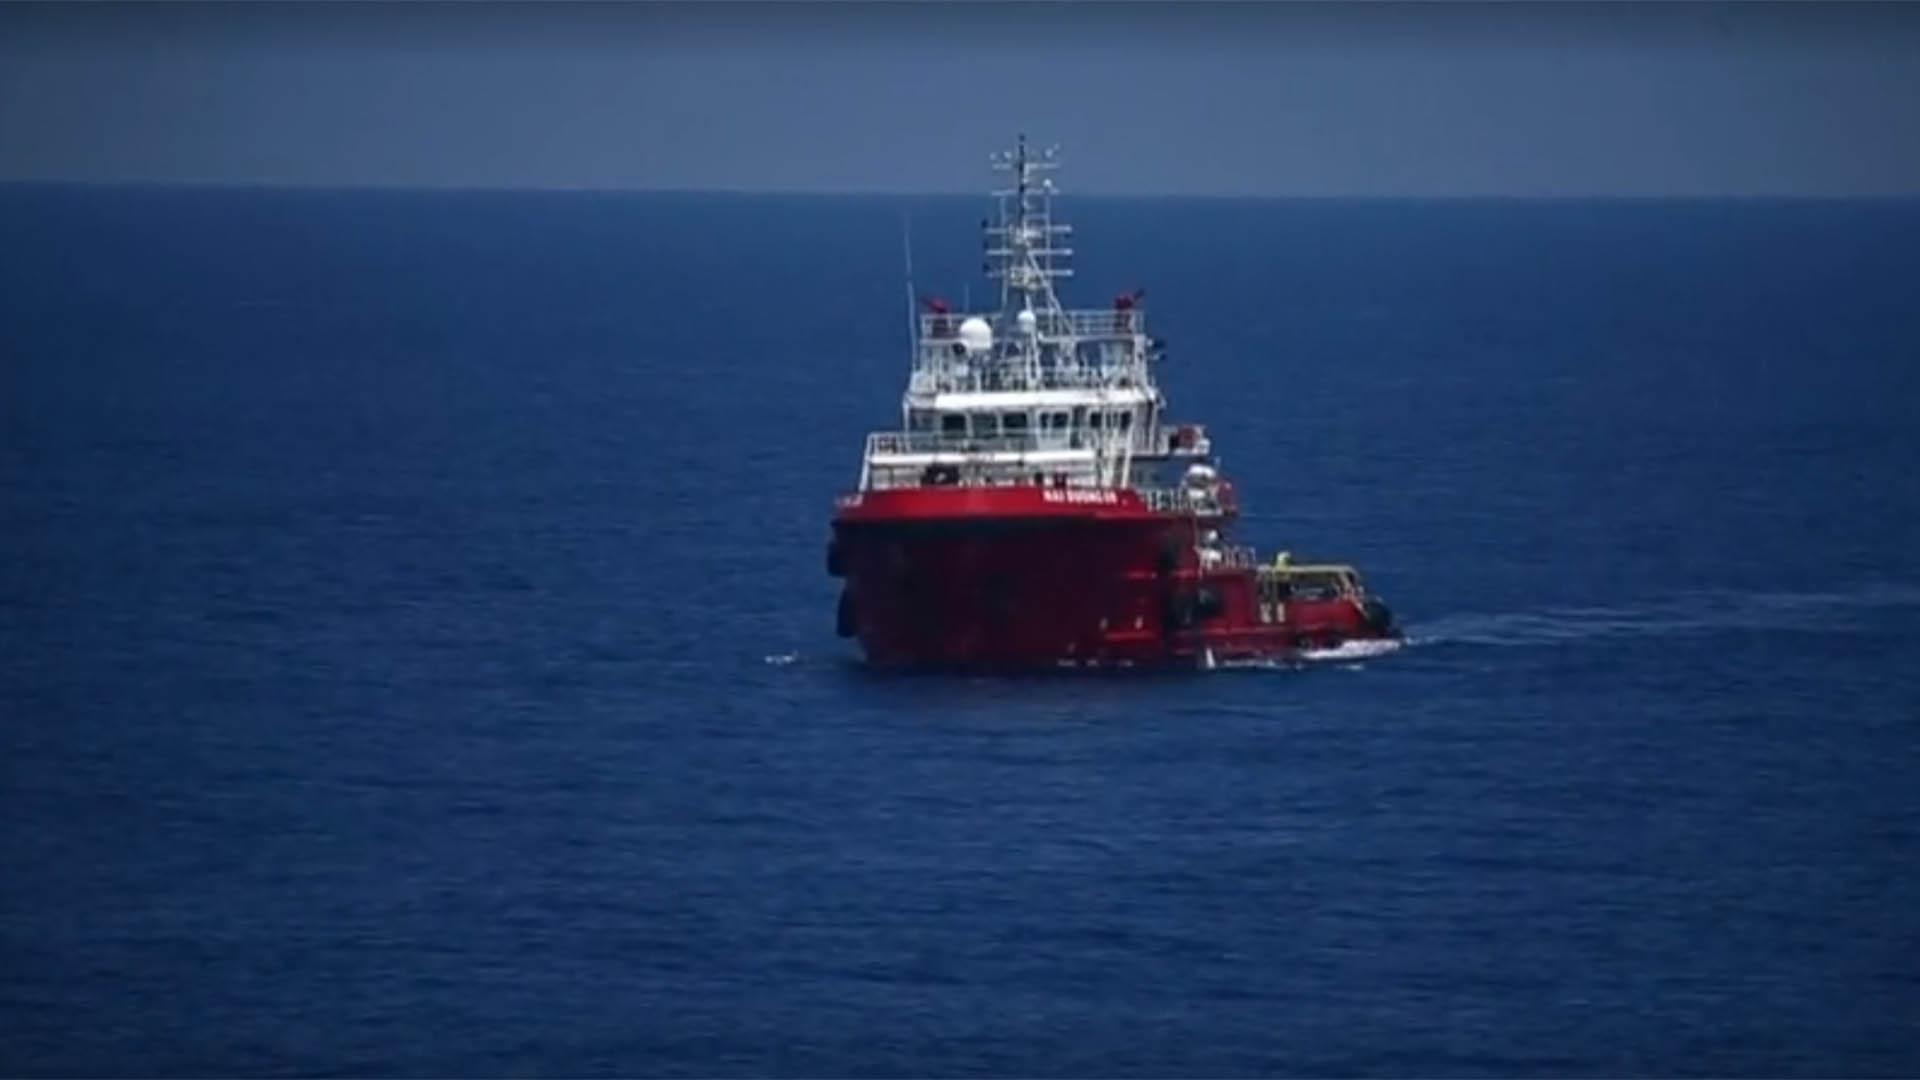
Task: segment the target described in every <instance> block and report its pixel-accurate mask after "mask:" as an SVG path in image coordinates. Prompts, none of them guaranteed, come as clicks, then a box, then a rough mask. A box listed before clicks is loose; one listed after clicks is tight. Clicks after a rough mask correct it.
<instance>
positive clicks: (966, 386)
mask: <svg viewBox="0 0 1920 1080" xmlns="http://www.w3.org/2000/svg"><path fill="white" fill-rule="evenodd" d="M1150 385H1151V381H1150V380H1149V379H1148V377H1147V373H1146V371H1145V370H1144V369H1143V368H1141V367H1140V365H1138V364H1134V363H1128V362H1122V363H1115V364H1077V365H1070V366H1067V365H1060V364H1051V363H1049V364H1042V365H1040V367H1039V369H1038V371H1037V372H1035V373H1034V374H1032V375H1029V374H1028V372H1027V371H1026V370H1025V369H1024V368H1022V367H1021V366H1019V365H1018V364H1010V363H1007V362H1005V361H994V362H991V363H986V364H969V365H967V366H966V368H965V369H964V371H956V370H953V369H951V368H950V367H949V365H947V364H946V363H945V362H944V361H942V362H933V361H924V362H922V363H921V365H920V366H919V367H917V368H915V369H914V371H913V374H912V375H910V376H908V384H907V388H908V391H909V392H911V393H915V394H939V393H950V392H955V391H960V392H964V391H979V390H989V391H991V390H1129V389H1133V388H1136V387H1143V386H1150Z"/></svg>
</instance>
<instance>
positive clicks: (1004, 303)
mask: <svg viewBox="0 0 1920 1080" xmlns="http://www.w3.org/2000/svg"><path fill="white" fill-rule="evenodd" d="M994 164H995V167H996V168H997V169H1000V170H1002V171H1005V172H1008V173H1010V174H1011V181H1012V183H1011V186H1010V187H1009V188H1007V189H1006V190H1004V191H1000V192H996V196H997V198H998V202H999V217H998V221H997V222H996V223H994V224H991V225H989V226H987V228H986V233H987V256H988V259H989V270H990V272H991V274H992V276H994V277H996V278H998V279H999V280H1000V282H1001V289H1000V294H1001V295H1000V306H999V309H998V310H997V311H994V312H990V313H981V314H963V313H956V312H952V311H949V310H948V309H947V307H946V305H945V304H944V303H941V302H938V301H935V302H931V303H930V304H929V305H928V307H929V309H930V310H928V311H927V312H925V313H923V314H921V315H920V316H919V318H918V326H917V334H916V335H915V336H916V340H915V342H914V367H913V372H912V376H911V378H910V380H909V382H908V386H907V390H906V393H905V395H904V396H903V399H902V413H903V416H904V420H905V426H904V427H903V428H902V429H900V430H895V431H882V432H875V433H873V434H871V435H869V436H868V437H867V446H866V454H865V457H864V459H863V461H862V465H861V470H860V483H859V488H858V490H856V491H853V492H851V493H848V494H845V495H842V496H841V497H840V498H839V499H838V500H837V508H836V513H835V515H834V519H833V537H832V539H831V541H830V542H829V544H828V549H827V570H828V572H829V573H830V574H832V575H834V576H836V577H841V578H844V579H845V587H844V588H843V590H842V592H841V595H840V604H839V613H838V620H837V622H838V631H839V633H840V634H841V635H842V636H844V637H853V638H858V639H859V642H860V645H861V647H862V649H863V650H864V651H865V654H866V657H867V660H868V662H869V663H870V664H872V665H874V666H877V667H888V668H963V669H965V668H993V669H1018V668H1034V667H1058V666H1068V667H1108V666H1111V667H1155V666H1168V665H1174V666H1185V667H1192V666H1202V667H1207V666H1213V665H1215V664H1218V663H1231V662H1235V661H1248V660H1272V659H1285V658H1288V657H1291V656H1294V655H1297V654H1299V653H1302V652H1306V651H1309V650H1323V649H1334V648H1338V647H1340V646H1343V645H1345V644H1347V643H1349V642H1354V641H1387V640H1393V639H1397V638H1398V637H1399V632H1398V630H1397V629H1396V628H1395V626H1394V622H1393V616H1392V613H1391V612H1390V611H1389V610H1388V609H1387V606H1386V605H1385V604H1384V603H1382V602H1381V601H1380V600H1378V599H1377V598H1374V597H1371V596H1369V595H1368V593H1367V592H1366V589H1365V587H1364V586H1363V585H1362V583H1361V580H1360V575H1359V574H1358V572H1356V571H1355V570H1354V569H1353V568H1352V567H1350V566H1344V565H1337V564H1317V565H1308V564H1296V563H1293V562H1292V561H1291V560H1290V559H1289V557H1288V556H1287V555H1285V554H1282V555H1280V556H1278V557H1277V558H1275V559H1274V560H1272V561H1271V562H1262V561H1261V560H1259V559H1258V558H1256V557H1255V555H1254V552H1253V551H1252V550H1251V549H1250V548H1246V547H1242V546H1239V545H1236V544H1233V543H1230V542H1228V540H1227V539H1226V537H1227V536H1228V534H1229V533H1230V531H1231V529H1232V526H1233V524H1234V522H1235V520H1236V519H1237V518H1238V516H1239V505H1238V502H1237V500H1236V499H1235V497H1234V493H1233V487H1232V485H1231V484H1230V483H1229V482H1228V481H1227V479H1226V477H1225V476H1224V475H1222V473H1221V472H1220V469H1219V464H1218V462H1217V461H1216V460H1215V459H1214V457H1213V454H1212V446H1211V442H1210V440H1209V439H1208V437H1207V434H1206V432H1205V430H1204V429H1203V428H1202V427H1201V426H1199V425H1196V424H1181V423H1173V422H1169V421H1168V420H1167V418H1166V415H1165V410H1166V400H1165V397H1164V396H1163V395H1162V394H1161V392H1160V390H1159V388H1158V387H1157V386H1156V385H1155V382H1154V378H1153V365H1154V363H1155V362H1156V361H1157V360H1158V359H1159V354H1160V350H1159V342H1157V341H1156V340H1155V339H1153V338H1152V337H1150V336H1149V335H1148V334H1147V333H1146V327H1145V313H1144V312H1143V311H1142V310H1141V307H1140V299H1141V296H1142V294H1140V293H1138V292H1135V293H1130V294H1126V295H1122V296H1120V297H1118V298H1116V299H1115V300H1114V302H1113V304H1112V306H1111V307H1109V308H1103V309H1096V310H1070V309H1067V308H1063V307H1062V306H1061V304H1060V301H1059V299H1058V297H1057V296H1056V294H1055V290H1054V286H1053V283H1054V281H1055V280H1056V279H1060V278H1064V277H1068V276H1070V275H1071V273H1072V271H1071V270H1069V269H1068V268H1067V267H1066V265H1065V261H1066V258H1067V257H1068V256H1069V255H1070V254H1071V251H1070V249H1069V248H1067V247H1066V246H1064V241H1065V240H1066V238H1067V237H1068V236H1069V235H1070V229H1069V227H1068V226H1066V225H1063V224H1057V223H1056V222H1055V221H1054V218H1053V214H1052V195H1053V185H1052V182H1051V181H1050V180H1047V179H1045V174H1046V173H1048V172H1049V171H1051V170H1052V169H1053V168H1054V166H1055V164H1056V162H1055V160H1054V153H1053V151H1051V150H1049V151H1047V152H1045V153H1044V154H1041V155H1038V156H1037V157H1030V156H1029V155H1028V153H1027V149H1026V141H1025V139H1024V138H1022V139H1021V140H1020V142H1019V144H1018V147H1017V148H1016V149H1015V150H1014V151H1012V152H1008V153H1002V154H998V155H995V160H994Z"/></svg>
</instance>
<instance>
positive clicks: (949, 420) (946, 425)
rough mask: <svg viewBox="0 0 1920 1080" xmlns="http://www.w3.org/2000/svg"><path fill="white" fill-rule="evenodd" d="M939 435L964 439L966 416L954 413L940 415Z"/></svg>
mask: <svg viewBox="0 0 1920 1080" xmlns="http://www.w3.org/2000/svg"><path fill="white" fill-rule="evenodd" d="M940 434H942V435H952V436H956V437H961V438H964V437H965V436H966V434H967V414H966V413H954V412H950V413H944V414H942V415H941V417H940Z"/></svg>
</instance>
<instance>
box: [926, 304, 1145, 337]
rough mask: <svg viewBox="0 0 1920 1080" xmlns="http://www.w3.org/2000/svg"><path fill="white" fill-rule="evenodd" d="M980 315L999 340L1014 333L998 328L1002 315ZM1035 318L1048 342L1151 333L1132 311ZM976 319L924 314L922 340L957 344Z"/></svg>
mask: <svg viewBox="0 0 1920 1080" xmlns="http://www.w3.org/2000/svg"><path fill="white" fill-rule="evenodd" d="M976 314H977V315H978V317H979V318H983V319H985V320H987V322H989V323H992V324H995V326H994V336H995V337H1004V336H1006V335H1008V334H1011V333H1013V328H1012V327H1010V326H1007V327H1003V326H1000V325H998V323H999V322H1000V317H999V313H998V312H989V313H976ZM1033 314H1034V320H1035V321H1034V332H1035V333H1037V334H1039V335H1040V336H1041V337H1046V338H1060V337H1074V338H1081V339H1087V338H1125V337H1132V336H1133V335H1135V334H1144V333H1146V329H1147V313H1146V312H1145V311H1142V310H1140V309H1138V308H1134V309H1131V310H1128V311H1116V310H1113V309H1111V308H1080V309H1076V310H1072V311H1062V312H1060V313H1059V314H1057V315H1056V314H1054V313H1053V312H1051V311H1040V310H1036V311H1035V312H1034V313H1033ZM973 317H975V316H974V315H970V314H968V313H966V312H948V313H945V314H938V313H936V314H932V315H928V314H922V315H921V316H920V337H921V338H922V339H923V340H931V341H951V340H957V339H958V338H959V336H960V324H961V323H962V322H963V321H965V320H966V319H969V318H973Z"/></svg>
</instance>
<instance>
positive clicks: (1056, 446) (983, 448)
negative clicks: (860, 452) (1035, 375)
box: [867, 431, 1069, 458]
mask: <svg viewBox="0 0 1920 1080" xmlns="http://www.w3.org/2000/svg"><path fill="white" fill-rule="evenodd" d="M1068 448H1069V447H1068V443H1067V441H1066V439H1065V438H1063V437H1060V436H1053V435H1049V436H1047V437H1046V438H1045V439H1042V438H1041V437H1040V436H1038V435H1034V434H1024V435H942V434H940V433H939V432H935V431H876V432H873V433H872V434H870V435H868V436H867V457H868V458H872V457H874V456H875V455H878V454H1031V453H1033V452H1035V451H1038V450H1065V449H1068Z"/></svg>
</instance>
